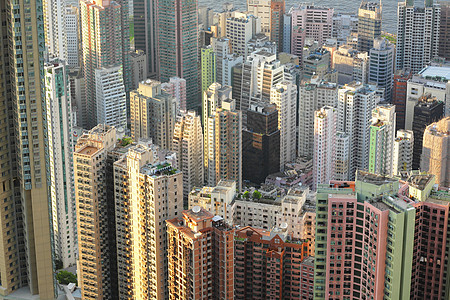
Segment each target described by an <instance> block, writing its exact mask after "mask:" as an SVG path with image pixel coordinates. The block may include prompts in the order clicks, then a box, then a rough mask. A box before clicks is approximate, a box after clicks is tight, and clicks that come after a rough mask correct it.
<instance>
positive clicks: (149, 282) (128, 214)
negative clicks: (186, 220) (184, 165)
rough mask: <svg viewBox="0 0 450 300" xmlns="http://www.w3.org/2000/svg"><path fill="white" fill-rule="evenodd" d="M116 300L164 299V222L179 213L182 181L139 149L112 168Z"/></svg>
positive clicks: (171, 170)
mask: <svg viewBox="0 0 450 300" xmlns="http://www.w3.org/2000/svg"><path fill="white" fill-rule="evenodd" d="M114 186H115V189H116V190H119V191H116V192H115V193H114V195H115V207H116V219H117V221H118V222H117V225H116V226H117V258H118V259H117V267H118V286H119V299H167V298H168V286H167V280H168V276H167V273H168V264H167V260H168V256H167V251H168V247H167V245H168V243H167V233H166V226H165V225H166V224H165V221H166V220H169V219H172V218H175V217H177V216H179V215H180V214H181V211H182V210H183V177H182V174H181V172H180V171H178V170H176V169H174V168H173V167H172V166H171V164H170V163H168V162H166V161H159V160H158V158H155V157H154V156H153V154H152V151H150V149H148V148H147V147H146V146H142V145H137V146H135V147H132V148H131V149H129V150H128V153H127V154H126V156H123V157H122V158H121V159H119V160H117V161H116V162H115V163H114Z"/></svg>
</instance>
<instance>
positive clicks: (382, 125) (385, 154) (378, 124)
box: [369, 105, 395, 176]
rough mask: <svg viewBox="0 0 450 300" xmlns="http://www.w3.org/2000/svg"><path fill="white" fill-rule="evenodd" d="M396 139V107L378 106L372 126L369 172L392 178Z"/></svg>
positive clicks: (374, 112) (373, 115)
mask: <svg viewBox="0 0 450 300" xmlns="http://www.w3.org/2000/svg"><path fill="white" fill-rule="evenodd" d="M394 139H395V107H394V106H393V105H382V106H378V107H377V108H375V109H374V110H373V111H372V125H370V151H369V172H371V173H375V174H380V175H388V176H392V175H393V173H394V171H393V152H394Z"/></svg>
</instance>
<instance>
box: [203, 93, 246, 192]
mask: <svg viewBox="0 0 450 300" xmlns="http://www.w3.org/2000/svg"><path fill="white" fill-rule="evenodd" d="M205 126H207V127H208V128H207V130H205V131H206V132H207V134H206V135H205V136H204V139H205V143H207V148H206V149H208V152H205V155H206V157H205V161H206V160H207V165H206V169H205V171H206V174H205V176H206V181H207V183H208V185H209V186H214V185H216V184H217V183H218V182H219V181H220V180H221V179H227V180H235V181H236V182H237V183H236V188H237V189H238V190H240V189H241V188H242V112H241V111H239V110H236V108H235V102H234V100H233V99H225V100H222V103H221V107H219V108H217V109H216V111H215V113H214V114H213V116H212V117H210V118H208V121H207V124H205Z"/></svg>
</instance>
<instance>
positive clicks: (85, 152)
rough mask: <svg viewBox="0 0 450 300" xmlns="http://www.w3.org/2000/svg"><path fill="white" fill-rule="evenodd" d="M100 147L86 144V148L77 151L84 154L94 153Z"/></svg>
mask: <svg viewBox="0 0 450 300" xmlns="http://www.w3.org/2000/svg"><path fill="white" fill-rule="evenodd" d="M98 150H99V149H98V148H97V147H92V146H86V147H84V148H81V149H79V150H78V151H77V152H76V153H79V154H83V155H90V156H92V155H94V154H95V153H96V152H97V151H98Z"/></svg>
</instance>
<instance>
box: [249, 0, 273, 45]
mask: <svg viewBox="0 0 450 300" xmlns="http://www.w3.org/2000/svg"><path fill="white" fill-rule="evenodd" d="M271 3H272V1H271V0H256V1H255V0H247V11H248V12H249V13H250V14H252V15H254V16H256V17H258V18H259V19H261V33H264V34H265V35H266V36H268V37H270V27H271V26H270V25H271V24H270V20H271V18H270V15H271V12H272V10H271V8H270V6H271Z"/></svg>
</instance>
